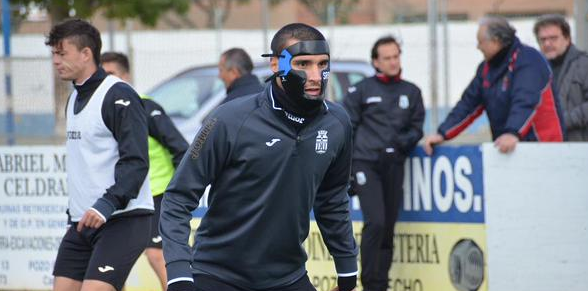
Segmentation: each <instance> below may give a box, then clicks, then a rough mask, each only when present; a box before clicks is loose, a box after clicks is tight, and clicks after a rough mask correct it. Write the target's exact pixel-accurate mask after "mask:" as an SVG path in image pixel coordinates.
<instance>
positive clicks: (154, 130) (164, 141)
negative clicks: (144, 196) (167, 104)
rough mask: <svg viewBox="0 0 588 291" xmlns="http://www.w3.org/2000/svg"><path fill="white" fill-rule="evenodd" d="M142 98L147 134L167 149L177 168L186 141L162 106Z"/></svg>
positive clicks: (185, 147)
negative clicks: (147, 126) (147, 127)
mask: <svg viewBox="0 0 588 291" xmlns="http://www.w3.org/2000/svg"><path fill="white" fill-rule="evenodd" d="M142 100H143V106H144V107H145V111H147V124H148V125H149V136H151V137H153V138H154V139H155V140H157V141H158V142H159V143H160V144H161V145H162V146H164V147H165V148H166V149H167V150H168V151H169V153H170V154H171V155H172V162H173V164H174V167H175V168H177V167H178V165H179V164H180V161H181V160H182V158H183V157H184V154H185V153H186V151H187V150H188V146H189V145H188V142H187V141H186V140H185V139H184V137H183V136H182V134H181V133H180V132H179V131H178V129H177V128H176V126H175V125H174V124H173V122H172V121H171V119H170V118H169V116H168V115H167V114H166V113H165V110H163V107H161V106H160V105H159V104H157V102H155V101H153V100H151V99H142ZM154 194H155V193H154Z"/></svg>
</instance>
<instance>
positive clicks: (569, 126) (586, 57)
mask: <svg viewBox="0 0 588 291" xmlns="http://www.w3.org/2000/svg"><path fill="white" fill-rule="evenodd" d="M533 31H534V32H535V37H537V42H538V43H539V47H540V48H541V52H542V53H543V55H544V56H545V57H546V58H547V60H549V64H550V65H551V70H552V71H553V81H554V84H555V91H556V92H557V96H558V97H559V98H560V100H561V105H562V109H563V112H564V120H565V124H566V130H567V132H566V133H567V140H569V141H588V54H586V52H583V51H580V50H578V49H577V48H576V46H575V45H574V44H573V43H572V40H571V36H570V25H569V24H568V22H567V21H566V19H565V18H564V17H563V16H561V15H554V14H550V15H544V16H541V17H540V18H539V19H538V20H537V22H536V23H535V27H534V30H533Z"/></svg>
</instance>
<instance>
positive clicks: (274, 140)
mask: <svg viewBox="0 0 588 291" xmlns="http://www.w3.org/2000/svg"><path fill="white" fill-rule="evenodd" d="M279 141H281V139H279V138H272V141H268V142H266V143H265V145H266V146H268V147H271V146H273V145H274V144H275V143H277V142H279Z"/></svg>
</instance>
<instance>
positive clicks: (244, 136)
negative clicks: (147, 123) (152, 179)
mask: <svg viewBox="0 0 588 291" xmlns="http://www.w3.org/2000/svg"><path fill="white" fill-rule="evenodd" d="M271 47H272V54H268V55H265V56H269V57H271V68H272V71H273V72H274V75H273V76H272V77H270V78H269V79H270V80H271V83H270V84H268V86H266V88H265V90H264V91H263V92H261V93H258V94H255V95H250V96H246V97H241V98H237V99H235V100H234V101H231V102H228V103H226V104H224V105H223V106H220V107H219V108H217V109H216V110H215V111H214V112H213V113H211V114H210V116H209V118H208V119H207V120H206V121H205V122H204V125H203V126H202V128H201V129H200V132H199V133H198V135H197V136H196V138H195V140H194V142H193V143H192V145H191V147H190V150H189V152H188V153H187V154H186V156H185V157H184V159H183V160H182V162H181V163H180V166H179V167H178V169H177V171H176V174H175V176H174V178H173V179H172V181H171V182H170V185H169V186H168V188H167V190H166V192H165V195H164V198H163V203H162V213H161V220H160V232H161V236H162V238H163V251H164V256H165V260H166V263H167V266H166V267H167V274H168V290H169V291H175V290H202V291H213V290H224V291H241V290H244V291H245V290H256V291H258V290H286V291H295V290H296V291H298V290H299V291H311V290H315V288H314V286H313V285H312V284H311V283H310V280H309V278H308V276H307V275H306V268H305V262H306V258H307V256H306V253H305V251H304V248H303V246H302V243H303V242H304V240H305V239H306V237H307V236H308V232H309V227H310V212H311V211H313V212H314V217H315V219H316V222H317V224H318V226H319V228H320V231H321V234H322V236H323V239H324V241H325V244H326V245H327V248H328V249H329V252H330V254H331V255H332V256H333V261H334V262H335V269H336V271H337V275H338V281H337V282H338V287H337V288H336V290H339V291H350V290H353V289H354V288H355V285H356V278H357V262H356V260H357V246H356V244H355V240H354V238H353V231H352V226H351V220H350V215H349V198H348V195H347V188H348V177H349V174H350V161H351V148H352V145H351V124H350V122H349V117H348V116H347V114H346V113H345V110H344V109H343V108H342V107H341V106H339V105H336V104H333V103H330V102H328V101H325V100H324V99H325V91H326V83H327V80H328V77H329V58H330V56H329V46H328V44H327V42H326V40H325V38H324V37H323V35H322V34H321V33H320V32H319V31H318V30H316V29H315V28H313V27H310V26H308V25H305V24H301V23H294V24H289V25H286V26H284V27H283V28H281V29H280V30H279V31H278V32H277V33H276V35H275V36H274V38H273V40H272V44H271ZM208 184H211V190H210V193H209V198H208V199H209V200H208V202H209V209H208V211H207V213H206V214H205V215H204V217H203V219H202V221H201V223H200V226H199V227H198V230H197V231H196V235H195V244H194V249H191V248H190V247H189V245H188V237H189V234H190V223H189V222H190V220H191V219H192V214H191V212H192V211H193V210H194V209H195V208H196V207H197V206H198V201H199V200H200V198H201V197H202V194H203V193H204V190H205V188H206V186H207V185H208Z"/></svg>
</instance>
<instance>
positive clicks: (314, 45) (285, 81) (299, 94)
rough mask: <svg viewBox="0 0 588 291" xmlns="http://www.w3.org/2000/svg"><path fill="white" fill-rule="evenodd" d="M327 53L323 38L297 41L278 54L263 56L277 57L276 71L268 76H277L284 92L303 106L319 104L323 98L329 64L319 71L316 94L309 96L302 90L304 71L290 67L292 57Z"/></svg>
mask: <svg viewBox="0 0 588 291" xmlns="http://www.w3.org/2000/svg"><path fill="white" fill-rule="evenodd" d="M324 54H326V55H329V44H328V43H327V41H324V40H309V41H300V42H297V43H295V44H293V45H291V46H289V47H287V48H285V49H284V50H282V52H281V53H280V54H279V55H278V54H264V55H262V56H264V57H278V58H279V60H278V72H276V73H275V74H274V75H272V76H271V77H270V79H273V78H275V77H279V78H280V80H281V81H282V86H283V87H284V91H286V94H287V95H288V96H290V97H291V98H293V99H294V100H296V101H297V102H301V103H302V104H301V105H303V106H304V107H307V106H308V107H314V106H320V105H321V104H322V102H323V100H325V96H326V88H327V82H328V81H329V73H330V64H329V65H328V66H327V67H326V68H325V69H324V70H322V71H321V76H322V78H321V91H320V93H319V95H318V97H317V96H309V95H308V94H306V93H305V92H304V85H305V84H306V81H307V76H306V73H305V72H304V71H301V70H294V69H293V68H292V58H294V57H296V56H300V55H324Z"/></svg>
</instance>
